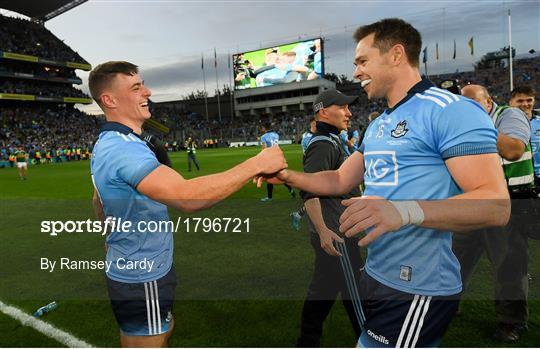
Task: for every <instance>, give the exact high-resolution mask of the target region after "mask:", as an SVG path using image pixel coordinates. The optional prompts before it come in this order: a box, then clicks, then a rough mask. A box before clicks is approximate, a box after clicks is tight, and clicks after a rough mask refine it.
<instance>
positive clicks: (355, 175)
mask: <svg viewBox="0 0 540 349" xmlns="http://www.w3.org/2000/svg"><path fill="white" fill-rule="evenodd" d="M259 179H262V178H260V177H259V178H257V179H256V181H257V180H259ZM267 180H268V181H269V182H270V183H273V182H275V181H276V180H277V182H285V183H287V184H288V185H290V186H292V187H295V188H298V189H301V190H303V191H306V192H309V193H313V194H316V195H320V196H336V195H343V194H346V193H348V192H350V191H351V190H352V189H353V188H355V187H357V186H358V185H360V184H361V183H362V182H363V181H364V155H363V154H362V153H360V152H354V154H353V155H351V156H349V157H348V158H347V160H345V162H344V163H343V164H342V165H341V166H340V167H339V169H337V170H335V171H321V172H317V173H304V172H297V171H291V170H283V171H281V172H279V173H278V174H276V176H275V177H273V178H269V179H267ZM277 182H275V183H277ZM257 184H258V185H259V186H260V181H258V183H257Z"/></svg>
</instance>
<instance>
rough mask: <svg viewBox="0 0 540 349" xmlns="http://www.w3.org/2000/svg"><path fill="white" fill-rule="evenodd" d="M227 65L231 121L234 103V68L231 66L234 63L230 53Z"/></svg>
mask: <svg viewBox="0 0 540 349" xmlns="http://www.w3.org/2000/svg"><path fill="white" fill-rule="evenodd" d="M227 63H228V67H229V76H230V79H229V93H230V97H231V120H232V119H233V118H234V103H233V91H234V78H235V76H234V71H233V69H234V67H232V66H233V64H234V62H232V56H231V53H230V52H229V53H228V58H227Z"/></svg>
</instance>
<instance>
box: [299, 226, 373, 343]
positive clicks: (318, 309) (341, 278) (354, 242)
mask: <svg viewBox="0 0 540 349" xmlns="http://www.w3.org/2000/svg"><path fill="white" fill-rule="evenodd" d="M310 235H311V245H312V246H313V249H314V250H315V270H314V272H313V278H312V279H311V283H310V285H309V289H308V292H307V297H306V300H305V301H304V308H303V310H302V324H301V330H300V337H299V338H298V341H297V343H296V346H297V347H312V348H313V347H320V344H321V335H322V331H323V323H324V321H325V320H326V317H327V316H328V314H329V313H330V310H331V309H332V306H333V305H334V303H335V301H336V298H337V296H338V295H341V300H342V302H343V306H344V307H345V310H346V311H347V315H348V316H349V319H350V321H351V325H352V327H353V330H354V332H355V334H356V338H358V337H360V332H361V329H360V322H359V321H360V320H359V314H358V310H356V311H355V306H354V304H353V300H352V298H351V291H350V289H351V287H356V289H358V280H359V276H360V268H361V265H362V264H363V263H362V261H361V257H360V248H359V247H358V239H355V238H353V239H348V238H345V243H344V244H341V246H337V247H336V249H337V250H338V251H340V252H341V254H342V257H334V256H330V255H328V254H327V253H326V252H325V251H324V250H323V249H322V248H321V242H320V240H319V235H318V234H316V233H313V232H311V233H310ZM336 244H339V243H334V245H336ZM344 252H346V253H344ZM340 259H341V261H340ZM345 263H349V264H348V265H349V266H350V267H349V270H352V272H353V275H354V280H353V281H352V282H354V285H351V278H350V276H351V274H350V273H349V274H348V276H349V277H348V278H347V277H346V275H345V272H346V271H345V270H344V268H345V267H344V265H346V264H345ZM353 293H354V292H353ZM353 296H354V295H353ZM358 303H359V302H358ZM351 345H352V344H351Z"/></svg>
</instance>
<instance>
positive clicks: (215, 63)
mask: <svg viewBox="0 0 540 349" xmlns="http://www.w3.org/2000/svg"><path fill="white" fill-rule="evenodd" d="M214 68H216V88H217V91H216V93H217V107H218V116H219V121H220V122H221V105H220V103H219V81H218V72H217V53H216V48H215V47H214Z"/></svg>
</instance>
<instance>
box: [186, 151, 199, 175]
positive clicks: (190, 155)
mask: <svg viewBox="0 0 540 349" xmlns="http://www.w3.org/2000/svg"><path fill="white" fill-rule="evenodd" d="M187 156H188V171H190V172H191V163H192V162H194V163H195V167H197V170H199V169H200V167H199V161H197V157H196V156H195V154H193V153H189V152H188V154H187Z"/></svg>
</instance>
